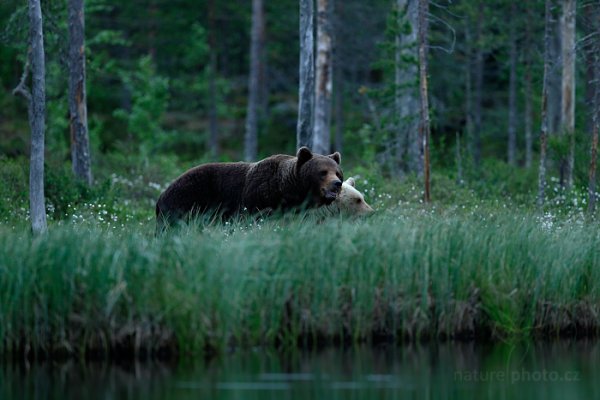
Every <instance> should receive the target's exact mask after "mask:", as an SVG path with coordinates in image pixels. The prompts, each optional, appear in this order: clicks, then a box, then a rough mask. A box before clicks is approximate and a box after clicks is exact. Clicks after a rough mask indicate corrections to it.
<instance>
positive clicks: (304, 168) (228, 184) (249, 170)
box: [156, 147, 344, 230]
mask: <svg viewBox="0 0 600 400" xmlns="http://www.w3.org/2000/svg"><path fill="white" fill-rule="evenodd" d="M340 162H341V156H340V153H338V152H335V153H333V154H330V155H328V156H323V155H320V154H313V153H312V152H311V151H310V150H309V149H308V148H306V147H302V148H300V149H299V150H298V152H297V154H296V156H295V157H294V156H289V155H284V154H277V155H274V156H271V157H268V158H265V159H264V160H261V161H258V162H255V163H248V162H234V163H210V164H203V165H199V166H197V167H194V168H192V169H190V170H188V171H187V172H185V173H184V174H183V175H181V176H180V177H179V178H177V179H176V180H175V181H174V182H173V183H171V185H169V187H167V189H165V191H164V192H163V193H162V194H161V195H160V197H159V198H158V201H157V202H156V218H157V224H158V225H157V228H158V229H159V230H162V227H163V224H165V223H166V224H172V223H174V222H176V221H178V220H181V219H183V218H185V217H186V216H188V215H189V214H191V213H205V212H216V213H219V214H220V215H222V216H223V217H225V218H228V217H231V216H232V215H234V214H236V213H238V212H240V211H247V212H250V213H254V212H257V211H261V210H262V211H271V210H277V209H281V210H287V209H290V208H295V207H299V206H302V205H305V206H307V207H319V206H321V205H328V204H331V203H332V202H333V201H334V200H335V199H336V197H337V195H338V194H339V193H340V190H341V188H342V181H343V180H344V177H343V174H342V170H341V168H340Z"/></svg>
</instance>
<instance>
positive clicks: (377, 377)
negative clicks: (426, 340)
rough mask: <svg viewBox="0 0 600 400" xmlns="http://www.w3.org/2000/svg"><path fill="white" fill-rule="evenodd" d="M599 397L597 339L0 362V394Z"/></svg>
mask: <svg viewBox="0 0 600 400" xmlns="http://www.w3.org/2000/svg"><path fill="white" fill-rule="evenodd" d="M38 398H43V399H123V398H124V399H261V400H262V399H386V398H387V399H395V398H415V399H421V398H423V399H483V398H490V399H517V398H522V399H544V400H546V399H560V400H567V399H586V400H587V399H600V342H588V341H578V342H556V343H544V344H539V343H537V344H516V345H510V344H500V345H498V344H496V345H484V344H457V343H448V344H439V345H431V344H429V345H409V346H404V347H392V346H390V347H381V348H375V349H373V348H371V347H358V348H350V349H326V350H322V351H315V352H295V353H292V354H281V353H276V352H270V351H267V350H264V349H259V350H254V351H245V352H235V353H233V354H230V355H226V356H222V357H220V358H216V359H213V360H210V361H204V360H185V361H179V362H177V363H171V364H164V363H156V362H152V363H150V362H144V363H141V362H139V363H130V364H100V363H90V364H80V363H77V362H68V363H60V364H49V363H44V364H30V365H24V364H20V365H17V364H0V399H2V400H7V399H38Z"/></svg>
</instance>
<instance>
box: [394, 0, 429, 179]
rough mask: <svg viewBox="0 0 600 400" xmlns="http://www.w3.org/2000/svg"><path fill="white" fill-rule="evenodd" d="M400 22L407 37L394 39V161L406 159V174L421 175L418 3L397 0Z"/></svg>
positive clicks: (399, 36) (400, 36) (415, 1)
mask: <svg viewBox="0 0 600 400" xmlns="http://www.w3.org/2000/svg"><path fill="white" fill-rule="evenodd" d="M396 4H397V8H398V14H399V18H400V21H398V25H399V26H401V25H404V24H406V23H408V24H409V25H410V26H411V30H410V32H409V33H408V34H404V35H401V34H398V35H397V37H396V65H395V68H396V70H395V81H396V82H395V84H396V85H395V86H396V93H395V106H396V114H397V116H398V127H397V138H396V140H397V157H398V158H400V157H403V156H404V154H405V152H406V153H407V155H408V163H407V166H408V171H409V172H414V173H417V174H418V175H420V174H421V173H422V172H423V159H422V156H421V154H422V151H421V141H420V140H419V126H418V119H417V116H418V114H419V92H418V87H417V81H416V80H415V77H416V76H417V74H418V70H417V69H418V63H417V60H418V57H419V54H418V45H417V31H418V0H397V3H396Z"/></svg>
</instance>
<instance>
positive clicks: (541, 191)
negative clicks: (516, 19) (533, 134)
mask: <svg viewBox="0 0 600 400" xmlns="http://www.w3.org/2000/svg"><path fill="white" fill-rule="evenodd" d="M550 2H551V0H546V7H545V9H546V12H545V28H544V77H543V83H542V113H541V120H542V126H541V129H540V169H539V174H538V196H537V205H538V208H539V209H541V208H542V207H543V206H544V201H545V192H546V147H547V145H548V113H547V107H548V78H549V73H550V57H551V54H550V52H551V49H550V24H551V9H550Z"/></svg>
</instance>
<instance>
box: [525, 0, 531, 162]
mask: <svg viewBox="0 0 600 400" xmlns="http://www.w3.org/2000/svg"><path fill="white" fill-rule="evenodd" d="M527 19H528V21H532V20H533V16H532V12H531V4H530V3H527ZM531 46H532V43H531V26H530V24H529V23H526V24H525V82H524V92H525V93H524V97H525V111H524V112H525V121H524V124H525V167H526V168H530V167H531V164H532V162H533V134H532V115H531V113H532V111H531V96H532V89H531Z"/></svg>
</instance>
